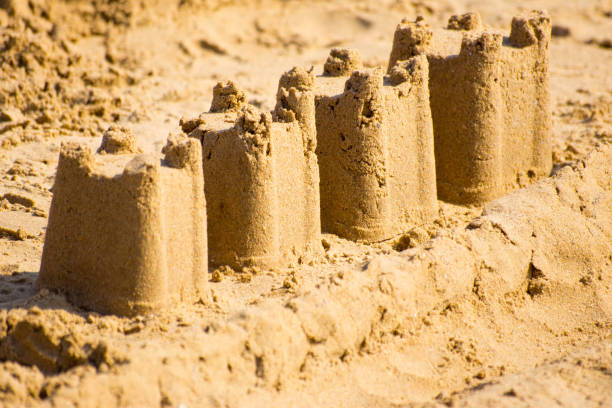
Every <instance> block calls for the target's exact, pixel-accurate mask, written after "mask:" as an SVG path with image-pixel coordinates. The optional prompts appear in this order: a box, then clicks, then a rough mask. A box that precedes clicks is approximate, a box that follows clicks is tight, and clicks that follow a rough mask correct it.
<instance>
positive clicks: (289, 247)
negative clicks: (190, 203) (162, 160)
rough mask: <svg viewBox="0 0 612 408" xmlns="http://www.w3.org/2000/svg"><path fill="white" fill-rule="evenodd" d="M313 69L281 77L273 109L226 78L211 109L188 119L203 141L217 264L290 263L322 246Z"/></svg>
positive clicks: (188, 125)
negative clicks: (265, 109) (257, 103)
mask: <svg viewBox="0 0 612 408" xmlns="http://www.w3.org/2000/svg"><path fill="white" fill-rule="evenodd" d="M312 86H313V75H312V74H311V73H309V72H306V71H305V70H304V69H302V68H294V69H292V70H291V71H289V72H287V73H285V74H284V75H283V76H282V77H281V79H280V82H279V86H278V93H277V104H276V108H275V110H274V112H273V115H271V114H270V113H268V112H262V111H260V110H259V109H257V108H256V107H254V106H251V105H248V104H246V102H245V100H246V98H245V97H244V93H243V92H242V91H241V90H239V89H238V88H237V86H236V85H235V84H234V83H233V82H231V81H230V82H224V83H219V84H218V85H217V86H216V87H215V89H214V92H213V102H212V105H211V109H210V112H208V113H204V114H202V115H200V117H199V118H197V119H192V120H188V121H182V122H181V125H182V128H183V131H184V132H185V133H188V134H189V136H190V137H192V138H196V139H198V140H200V141H201V143H202V154H203V160H202V161H203V166H204V179H205V180H206V183H205V195H206V202H207V205H208V245H209V247H208V253H209V259H210V264H211V265H212V266H221V265H228V266H230V267H232V268H235V269H236V268H242V267H250V266H257V267H267V268H275V267H284V266H289V265H292V264H298V263H301V262H306V261H307V260H308V259H310V258H312V257H313V256H316V255H319V254H320V253H321V252H322V245H321V223H320V219H319V212H320V211H319V168H318V165H317V158H316V155H315V152H314V151H315V147H316V137H315V132H316V129H315V116H314V96H313V93H312Z"/></svg>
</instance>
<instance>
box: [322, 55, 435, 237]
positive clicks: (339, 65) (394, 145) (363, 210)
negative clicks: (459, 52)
mask: <svg viewBox="0 0 612 408" xmlns="http://www.w3.org/2000/svg"><path fill="white" fill-rule="evenodd" d="M427 81H428V65H427V58H426V57H424V56H417V57H414V58H406V59H405V60H402V61H398V62H397V64H394V66H393V69H392V70H390V72H389V75H388V76H384V75H383V72H382V70H380V69H378V70H362V68H361V59H360V57H359V55H358V54H357V53H356V52H355V51H350V50H336V49H335V50H332V51H331V53H330V56H329V58H328V60H327V62H326V63H325V66H324V74H323V75H322V76H319V77H317V80H316V85H317V86H316V89H315V94H316V99H315V104H316V118H317V121H316V123H317V157H318V160H319V166H320V172H321V184H320V186H321V224H322V228H323V231H324V232H331V233H334V234H337V235H339V236H341V237H344V238H347V239H351V240H356V241H363V242H375V241H381V240H384V239H388V238H391V237H393V236H394V235H397V234H399V233H401V232H403V231H408V230H410V229H412V228H414V227H416V226H419V225H422V224H424V223H426V222H428V221H431V220H432V219H433V218H434V217H435V216H436V215H437V212H438V211H437V210H438V204H437V200H436V179H435V164H434V147H433V129H432V121H431V111H430V107H429V89H428V85H427Z"/></svg>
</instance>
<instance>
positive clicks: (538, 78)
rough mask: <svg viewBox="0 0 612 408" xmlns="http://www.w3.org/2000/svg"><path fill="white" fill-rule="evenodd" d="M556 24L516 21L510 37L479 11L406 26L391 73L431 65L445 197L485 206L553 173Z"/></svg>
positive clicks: (531, 17)
mask: <svg viewBox="0 0 612 408" xmlns="http://www.w3.org/2000/svg"><path fill="white" fill-rule="evenodd" d="M549 42H550V19H549V18H548V16H547V15H546V14H545V13H544V12H540V11H534V12H531V13H529V14H528V15H525V16H519V17H515V18H514V19H513V20H512V29H511V32H510V34H509V36H504V35H503V34H502V33H501V32H498V31H495V30H490V29H487V28H482V26H481V24H480V17H479V16H478V15H477V14H475V13H470V14H465V15H462V16H453V17H451V18H450V20H449V24H448V29H442V30H433V29H431V28H430V27H429V26H428V25H427V24H426V23H425V22H424V20H423V19H422V18H418V19H417V20H416V21H414V22H408V21H403V22H402V23H401V24H399V25H398V27H397V29H396V32H395V36H394V43H393V49H392V51H391V55H390V59H389V65H388V72H391V70H392V69H393V67H394V65H395V63H396V62H397V61H399V60H403V59H406V58H409V57H412V56H414V55H426V56H427V58H428V61H429V90H430V99H431V110H432V117H433V124H434V136H435V152H436V176H437V185H438V196H439V198H441V199H443V200H447V201H451V202H456V203H461V204H475V203H482V202H485V201H488V200H491V199H493V198H495V197H498V196H500V195H502V194H504V193H506V192H508V191H511V190H513V189H515V188H518V187H523V186H525V185H527V184H529V183H530V182H532V181H534V180H536V179H537V178H539V177H542V176H546V175H548V174H549V172H550V169H551V167H552V157H551V135H550V128H551V107H550V89H549V81H548V78H549V74H548V45H549Z"/></svg>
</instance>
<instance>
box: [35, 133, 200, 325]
mask: <svg viewBox="0 0 612 408" xmlns="http://www.w3.org/2000/svg"><path fill="white" fill-rule="evenodd" d="M114 132H115V135H112V134H111V135H109V134H108V133H107V135H105V140H104V141H103V144H102V146H101V148H100V150H99V153H101V154H94V153H92V152H91V150H90V149H89V148H88V147H86V146H80V145H77V144H73V143H70V144H65V145H63V146H62V149H61V152H60V157H59V162H58V169H57V175H56V180H55V185H54V190H53V193H54V194H53V200H52V203H51V211H50V216H49V224H48V228H47V234H46V238H45V244H44V249H43V255H42V262H41V269H40V274H39V278H38V281H37V287H38V288H43V287H44V288H49V289H53V290H60V291H62V292H64V293H65V294H66V296H67V298H68V299H69V300H70V301H72V302H74V303H75V304H77V305H79V306H82V307H85V308H87V309H92V310H95V311H98V312H101V313H114V314H120V315H132V314H137V313H143V312H150V311H153V310H157V309H160V308H163V307H166V306H169V305H172V304H174V303H176V302H179V301H193V300H195V299H197V296H198V295H199V293H200V292H201V291H202V290H203V289H204V288H205V286H206V284H207V280H208V279H207V249H206V215H205V214H206V208H205V201H204V194H203V189H204V186H203V177H202V168H201V147H200V146H199V144H198V143H197V142H196V141H194V140H189V139H186V138H183V140H178V139H177V140H170V141H169V142H168V145H167V146H166V147H165V148H164V151H165V159H164V160H163V161H162V160H160V158H159V157H157V156H154V155H144V154H137V152H136V151H135V149H134V147H133V140H132V141H131V142H130V138H129V137H128V138H126V139H125V140H121V139H120V138H121V137H123V136H121V132H120V131H116V130H115V131H114ZM117 134H118V135H119V138H117V137H115V136H117ZM107 136H110V137H107ZM135 153H136V154H135Z"/></svg>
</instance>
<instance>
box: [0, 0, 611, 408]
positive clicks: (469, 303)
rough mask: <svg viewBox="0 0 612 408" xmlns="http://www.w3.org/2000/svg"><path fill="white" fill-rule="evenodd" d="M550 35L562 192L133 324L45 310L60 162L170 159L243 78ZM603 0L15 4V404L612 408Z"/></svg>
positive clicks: (1, 248) (7, 58)
mask: <svg viewBox="0 0 612 408" xmlns="http://www.w3.org/2000/svg"><path fill="white" fill-rule="evenodd" d="M533 8H544V9H547V10H548V12H549V13H550V15H551V19H552V23H553V34H554V35H553V39H552V42H551V48H550V72H551V92H552V110H553V163H554V169H553V172H552V175H551V177H549V178H545V179H543V180H541V181H539V182H537V183H535V184H533V185H531V186H529V187H527V188H525V189H522V190H518V191H515V192H513V193H510V194H508V195H506V196H504V197H501V198H499V199H497V200H495V201H493V202H490V203H487V204H486V205H485V206H483V207H462V206H456V205H451V204H447V203H444V202H439V215H438V217H437V218H436V219H435V220H434V221H433V222H431V223H429V224H427V225H426V226H425V227H423V228H418V229H416V230H413V231H410V232H407V233H406V234H404V235H402V236H400V237H398V238H396V239H393V240H390V241H385V242H381V243H376V244H371V245H365V244H357V243H353V242H350V241H346V240H343V239H340V238H338V237H336V236H334V235H330V234H323V247H324V249H325V254H324V256H322V257H321V258H319V259H317V260H315V261H313V262H310V263H308V264H304V265H294V266H293V267H291V268H282V269H278V268H277V269H275V270H262V269H259V268H252V269H245V270H241V271H233V270H229V269H227V268H224V269H221V270H212V269H211V270H210V273H211V282H210V283H209V290H208V291H207V292H206V293H205V294H204V295H203V296H202V298H201V299H199V301H198V302H196V303H195V304H189V305H183V306H181V307H177V308H175V309H173V310H168V311H166V312H163V313H157V314H152V315H146V316H141V317H136V318H119V317H115V316H111V315H108V316H105V315H99V314H97V313H93V312H89V311H86V310H82V309H78V308H75V307H74V306H72V305H70V304H69V303H68V302H67V301H66V300H65V298H64V297H63V296H62V295H61V294H58V293H52V292H49V291H47V290H42V291H41V292H38V293H36V292H35V290H34V283H35V281H36V278H37V275H38V270H39V267H40V260H41V253H42V246H43V242H44V236H45V229H46V225H47V217H48V212H49V206H50V202H51V197H52V191H51V189H52V186H53V182H54V176H55V169H56V167H57V160H58V156H59V150H60V145H61V143H62V142H66V141H77V142H81V143H85V144H88V145H90V146H91V148H92V149H93V150H95V149H96V148H97V147H98V146H99V145H100V142H101V138H102V134H103V132H104V131H105V130H106V129H107V128H108V127H109V126H110V125H112V124H116V125H120V126H125V127H127V128H129V129H131V131H132V132H133V134H134V136H135V137H136V139H137V142H138V143H139V145H140V146H141V147H142V149H143V151H144V152H145V153H147V152H159V151H160V150H161V148H162V146H163V145H164V144H165V140H166V137H167V136H168V134H169V133H170V132H174V133H176V132H179V131H180V127H179V119H180V118H181V117H188V118H189V117H195V116H197V115H198V114H200V113H201V112H204V111H207V110H208V109H209V107H210V104H211V100H212V89H213V86H214V85H215V84H216V83H217V82H218V81H221V80H233V81H236V83H238V84H239V85H240V87H241V89H244V90H245V92H246V98H247V101H248V102H250V103H252V104H254V105H256V106H258V107H260V108H261V109H264V110H271V109H273V108H274V103H275V93H276V89H277V84H278V79H279V77H280V75H281V74H282V73H283V72H285V71H287V70H289V69H291V68H292V67H293V66H296V65H300V66H306V67H310V66H314V67H315V72H316V73H321V72H322V69H323V63H324V62H325V59H326V58H327V56H328V54H329V49H330V48H332V47H348V48H355V49H357V50H359V52H360V54H361V56H362V58H363V63H364V65H365V66H366V67H374V66H378V65H380V66H383V67H384V66H385V65H386V63H387V61H388V57H389V52H390V50H391V46H392V38H393V32H394V29H395V26H396V25H397V24H398V23H399V22H400V20H401V19H402V18H404V17H406V18H408V19H410V20H414V18H415V17H416V16H417V15H423V16H424V17H425V18H426V19H427V21H428V22H429V23H430V24H431V25H432V26H434V27H443V26H445V24H446V21H447V20H448V18H449V16H450V15H452V14H456V13H463V12H466V11H479V12H480V13H481V16H482V21H483V24H485V25H487V26H490V27H493V28H496V29H500V30H503V32H506V33H508V32H509V27H510V21H511V18H512V16H514V15H516V14H518V13H519V12H521V11H526V10H529V9H533ZM611 47H612V2H610V1H609V0H599V1H596V0H593V1H582V0H580V1H579V0H571V1H565V2H558V1H552V0H541V1H523V2H513V1H503V0H495V1H484V0H475V1H464V0H436V1H403V0H397V1H395V0H384V1H373V0H362V1H352V2H351V1H343V0H337V1H329V2H324V1H272V0H259V1H252V2H250V1H246V0H242V1H241V0H235V1H233V0H181V1H179V0H145V1H142V0H141V1H137V0H123V1H113V2H109V1H101V0H94V1H82V0H70V1H69V0H63V1H51V0H48V1H45V0H30V1H28V2H25V1H19V0H6V1H0V406H57V407H60V406H61V407H66V406H86V407H95V406H168V407H179V406H181V407H196V406H204V407H208V406H210V407H221V406H227V407H237V406H304V407H307V406H308V407H311V406H338V407H357V406H364V407H365V406H367V407H407V406H491V407H492V406H513V407H514V406H526V407H528V406H529V407H533V406H540V407H551V406H560V407H561V406H564V407H565V406H571V407H583V406H584V407H591V406H592V407H597V406H612V146H611V142H612V49H611Z"/></svg>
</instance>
